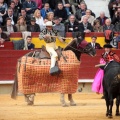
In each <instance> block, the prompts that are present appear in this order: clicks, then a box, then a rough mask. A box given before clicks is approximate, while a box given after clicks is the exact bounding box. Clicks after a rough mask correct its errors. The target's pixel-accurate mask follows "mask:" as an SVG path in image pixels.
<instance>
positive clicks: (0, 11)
mask: <svg viewBox="0 0 120 120" xmlns="http://www.w3.org/2000/svg"><path fill="white" fill-rule="evenodd" d="M7 9H8V6H7V4H6V3H4V0H0V16H4V15H5V14H6V13H7Z"/></svg>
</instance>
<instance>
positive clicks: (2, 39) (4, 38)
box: [0, 27, 10, 43]
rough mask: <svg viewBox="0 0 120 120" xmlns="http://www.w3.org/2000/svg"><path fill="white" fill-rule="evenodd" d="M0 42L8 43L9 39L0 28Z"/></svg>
mask: <svg viewBox="0 0 120 120" xmlns="http://www.w3.org/2000/svg"><path fill="white" fill-rule="evenodd" d="M0 40H1V41H2V43H3V42H4V41H9V40H10V39H9V37H8V36H7V35H6V34H5V33H4V32H3V31H2V28H1V27H0Z"/></svg>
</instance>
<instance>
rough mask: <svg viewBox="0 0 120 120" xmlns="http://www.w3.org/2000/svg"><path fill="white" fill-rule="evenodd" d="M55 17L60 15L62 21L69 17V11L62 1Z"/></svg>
mask: <svg viewBox="0 0 120 120" xmlns="http://www.w3.org/2000/svg"><path fill="white" fill-rule="evenodd" d="M55 17H59V19H60V20H61V22H65V20H66V19H67V18H68V15H67V11H66V9H65V8H64V7H63V4H62V3H58V8H57V9H56V10H55Z"/></svg>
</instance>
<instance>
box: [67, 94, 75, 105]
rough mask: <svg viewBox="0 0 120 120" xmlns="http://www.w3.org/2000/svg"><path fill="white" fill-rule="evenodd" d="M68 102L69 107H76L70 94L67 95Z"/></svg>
mask: <svg viewBox="0 0 120 120" xmlns="http://www.w3.org/2000/svg"><path fill="white" fill-rule="evenodd" d="M68 100H69V101H70V105H71V106H76V103H75V102H74V100H73V98H72V94H68Z"/></svg>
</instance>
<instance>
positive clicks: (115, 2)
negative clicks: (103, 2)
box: [108, 0, 120, 19]
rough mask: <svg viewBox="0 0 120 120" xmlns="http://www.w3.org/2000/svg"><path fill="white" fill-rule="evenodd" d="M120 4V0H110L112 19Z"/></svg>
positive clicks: (109, 6)
mask: <svg viewBox="0 0 120 120" xmlns="http://www.w3.org/2000/svg"><path fill="white" fill-rule="evenodd" d="M119 4H120V0H110V2H109V4H108V9H109V13H110V17H111V19H113V15H114V13H115V11H116V9H117V8H118V6H119Z"/></svg>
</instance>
